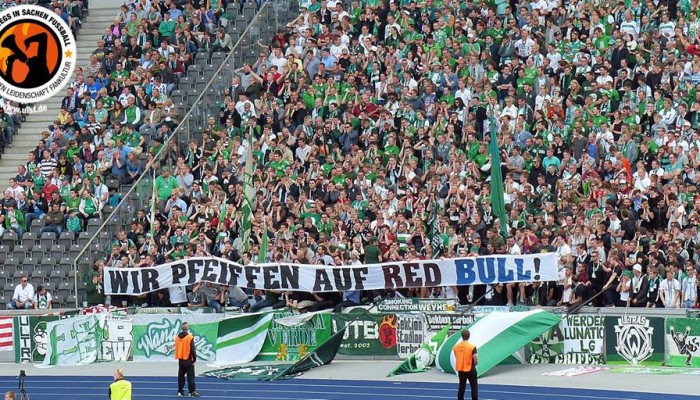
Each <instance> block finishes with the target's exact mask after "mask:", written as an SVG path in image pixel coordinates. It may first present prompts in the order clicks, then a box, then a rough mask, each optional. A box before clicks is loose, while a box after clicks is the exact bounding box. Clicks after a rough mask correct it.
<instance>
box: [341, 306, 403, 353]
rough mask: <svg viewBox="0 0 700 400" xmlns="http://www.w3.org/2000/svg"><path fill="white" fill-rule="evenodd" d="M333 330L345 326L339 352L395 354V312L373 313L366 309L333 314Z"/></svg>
mask: <svg viewBox="0 0 700 400" xmlns="http://www.w3.org/2000/svg"><path fill="white" fill-rule="evenodd" d="M332 321H333V332H338V331H339V330H340V329H341V328H342V327H344V326H346V327H347V328H346V329H345V335H343V341H342V342H341V344H340V350H339V351H338V352H339V353H340V354H348V355H353V356H395V355H396V342H397V338H396V329H397V319H396V315H395V314H373V313H369V312H367V311H359V312H357V311H356V312H350V313H344V314H333V319H332Z"/></svg>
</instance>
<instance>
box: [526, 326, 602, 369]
mask: <svg viewBox="0 0 700 400" xmlns="http://www.w3.org/2000/svg"><path fill="white" fill-rule="evenodd" d="M604 331H605V318H604V317H601V316H597V315H570V316H568V317H566V318H564V319H563V320H562V321H561V323H560V324H559V325H557V326H555V327H553V328H551V329H549V330H548V331H546V332H545V333H543V334H542V335H540V336H539V337H537V338H535V339H534V340H533V341H532V342H530V344H529V345H528V347H527V349H528V350H529V353H530V357H529V359H530V363H533V364H548V363H551V364H584V365H586V364H602V363H603V344H604Z"/></svg>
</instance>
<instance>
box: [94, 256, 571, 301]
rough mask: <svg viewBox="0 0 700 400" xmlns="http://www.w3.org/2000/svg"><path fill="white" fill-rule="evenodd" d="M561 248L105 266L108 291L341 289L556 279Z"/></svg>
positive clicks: (208, 259) (196, 259)
mask: <svg viewBox="0 0 700 400" xmlns="http://www.w3.org/2000/svg"><path fill="white" fill-rule="evenodd" d="M557 265H558V264H557V256H556V254H555V253H546V254H532V255H523V256H511V255H503V256H484V257H470V258H454V259H441V260H419V261H412V262H397V263H384V264H368V265H353V266H325V265H305V264H285V263H268V264H257V265H246V266H243V265H240V264H238V263H235V262H232V261H229V260H225V259H222V258H216V257H193V258H188V259H185V260H181V261H176V262H172V263H167V264H163V265H159V266H157V267H151V268H105V279H104V288H105V294H110V295H138V294H143V293H149V292H153V291H156V290H159V289H164V288H169V287H174V286H187V285H191V284H194V283H195V282H199V281H208V282H213V283H218V284H225V285H230V286H238V287H241V288H249V289H272V290H291V291H302V292H315V293H319V292H338V291H344V290H377V289H397V288H420V287H436V286H454V285H476V284H491V283H507V282H530V281H553V280H556V279H557V277H558V266H557Z"/></svg>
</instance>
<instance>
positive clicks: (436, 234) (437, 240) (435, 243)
mask: <svg viewBox="0 0 700 400" xmlns="http://www.w3.org/2000/svg"><path fill="white" fill-rule="evenodd" d="M426 244H427V243H426ZM430 249H431V250H432V251H433V258H437V257H439V256H440V251H441V250H442V232H440V205H438V203H437V201H436V202H435V207H434V208H433V213H432V221H431V222H430Z"/></svg>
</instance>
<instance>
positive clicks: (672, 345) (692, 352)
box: [666, 318, 700, 367]
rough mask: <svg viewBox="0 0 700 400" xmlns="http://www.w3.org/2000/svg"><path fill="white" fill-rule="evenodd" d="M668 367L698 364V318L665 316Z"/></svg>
mask: <svg viewBox="0 0 700 400" xmlns="http://www.w3.org/2000/svg"><path fill="white" fill-rule="evenodd" d="M666 347H667V348H668V362H667V363H666V365H667V366H669V367H698V366H700V319H698V318H666Z"/></svg>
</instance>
